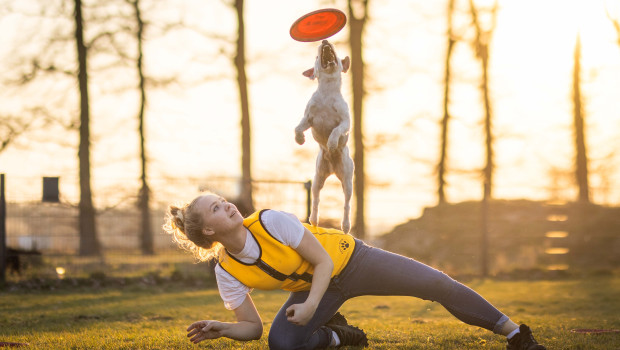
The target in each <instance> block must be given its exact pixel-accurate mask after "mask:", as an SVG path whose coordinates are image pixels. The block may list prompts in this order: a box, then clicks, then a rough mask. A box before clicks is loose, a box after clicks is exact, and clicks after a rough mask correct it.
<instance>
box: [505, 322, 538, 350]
mask: <svg viewBox="0 0 620 350" xmlns="http://www.w3.org/2000/svg"><path fill="white" fill-rule="evenodd" d="M506 350H546V348H545V347H544V346H542V345H540V344H538V342H537V341H536V339H534V336H532V330H531V329H530V327H528V326H526V325H524V324H522V325H521V326H519V333H517V334H515V335H514V336H513V337H512V338H510V339H508V346H507V347H506Z"/></svg>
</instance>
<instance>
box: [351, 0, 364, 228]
mask: <svg viewBox="0 0 620 350" xmlns="http://www.w3.org/2000/svg"><path fill="white" fill-rule="evenodd" d="M354 3H355V4H354ZM348 5H349V10H348V11H349V28H350V31H349V43H350V45H351V82H352V88H353V142H354V147H355V148H354V154H353V162H354V163H355V170H354V185H353V187H354V188H355V222H354V224H353V228H354V229H353V232H354V234H355V235H356V236H357V237H359V238H361V239H363V238H364V237H365V236H366V224H365V220H364V217H365V215H364V212H365V198H364V197H365V191H366V184H365V182H366V179H365V177H366V175H365V172H364V128H363V124H362V120H363V115H364V113H363V102H364V93H365V91H364V58H363V52H364V50H363V47H362V43H363V41H362V39H363V37H364V25H365V24H366V19H367V18H368V17H367V16H368V13H367V11H368V0H358V1H356V0H349V2H348Z"/></svg>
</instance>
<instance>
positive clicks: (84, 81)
mask: <svg viewBox="0 0 620 350" xmlns="http://www.w3.org/2000/svg"><path fill="white" fill-rule="evenodd" d="M74 19H75V44H76V49H77V59H78V74H77V78H78V86H79V90H80V145H79V150H78V158H79V163H80V165H79V168H80V171H79V173H80V204H79V213H80V217H79V232H80V255H99V254H100V253H101V252H100V245H99V241H98V240H97V228H96V225H95V208H94V206H93V199H92V190H91V183H90V180H91V175H90V111H89V101H88V69H87V53H88V51H87V49H86V45H85V43H84V23H83V16H82V1H81V0H75V9H74Z"/></svg>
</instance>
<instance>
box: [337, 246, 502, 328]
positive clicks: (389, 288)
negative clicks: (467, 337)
mask: <svg viewBox="0 0 620 350" xmlns="http://www.w3.org/2000/svg"><path fill="white" fill-rule="evenodd" d="M356 244H363V243H362V242H361V241H357V242H356ZM334 283H335V284H336V285H337V286H339V287H340V288H342V291H343V294H344V297H345V298H347V299H348V298H351V297H355V296H361V295H406V296H413V297H418V298H422V299H425V300H432V301H437V302H439V303H440V304H441V305H443V306H444V307H445V308H446V309H447V310H448V311H449V312H450V313H452V314H453V315H454V316H456V317H457V318H458V319H460V320H461V321H463V322H465V323H467V324H471V325H475V326H479V327H482V328H486V329H488V330H491V331H493V332H495V333H502V327H503V325H504V323H506V322H507V321H508V320H509V319H508V317H506V316H505V315H504V314H502V313H501V312H500V311H499V310H497V309H496V308H495V307H494V306H493V305H491V304H490V303H489V302H488V301H486V300H485V299H484V298H483V297H482V296H480V295H479V294H478V293H476V292H475V291H473V290H472V289H470V288H468V287H467V286H465V285H463V284H461V283H459V282H457V281H455V280H454V279H452V278H450V277H449V276H448V275H446V274H445V273H443V272H441V271H438V270H436V269H434V268H432V267H430V266H427V265H425V264H422V263H420V262H418V261H416V260H413V259H410V258H407V257H404V256H401V255H398V254H394V253H391V252H388V251H385V250H382V249H379V248H375V247H370V246H367V245H365V244H364V245H363V246H362V247H360V249H359V253H358V254H355V255H354V256H353V257H352V259H351V261H350V262H349V264H348V265H347V269H346V270H345V272H344V273H343V274H342V275H341V276H340V277H338V278H336V280H335V281H334Z"/></svg>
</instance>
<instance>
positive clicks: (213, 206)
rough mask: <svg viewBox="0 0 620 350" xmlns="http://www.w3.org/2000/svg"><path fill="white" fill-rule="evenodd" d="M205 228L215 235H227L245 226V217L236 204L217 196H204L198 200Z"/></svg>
mask: <svg viewBox="0 0 620 350" xmlns="http://www.w3.org/2000/svg"><path fill="white" fill-rule="evenodd" d="M197 205H198V209H199V210H200V211H201V212H202V215H203V220H204V223H205V227H206V229H207V231H208V230H211V231H213V232H214V233H225V232H228V231H230V230H233V229H236V228H237V227H238V226H239V225H243V216H241V214H240V213H239V210H237V207H235V205H234V204H232V203H229V202H227V201H226V200H225V199H224V198H222V197H220V196H216V195H211V194H208V195H204V196H202V197H200V198H199V199H198V203H197Z"/></svg>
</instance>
